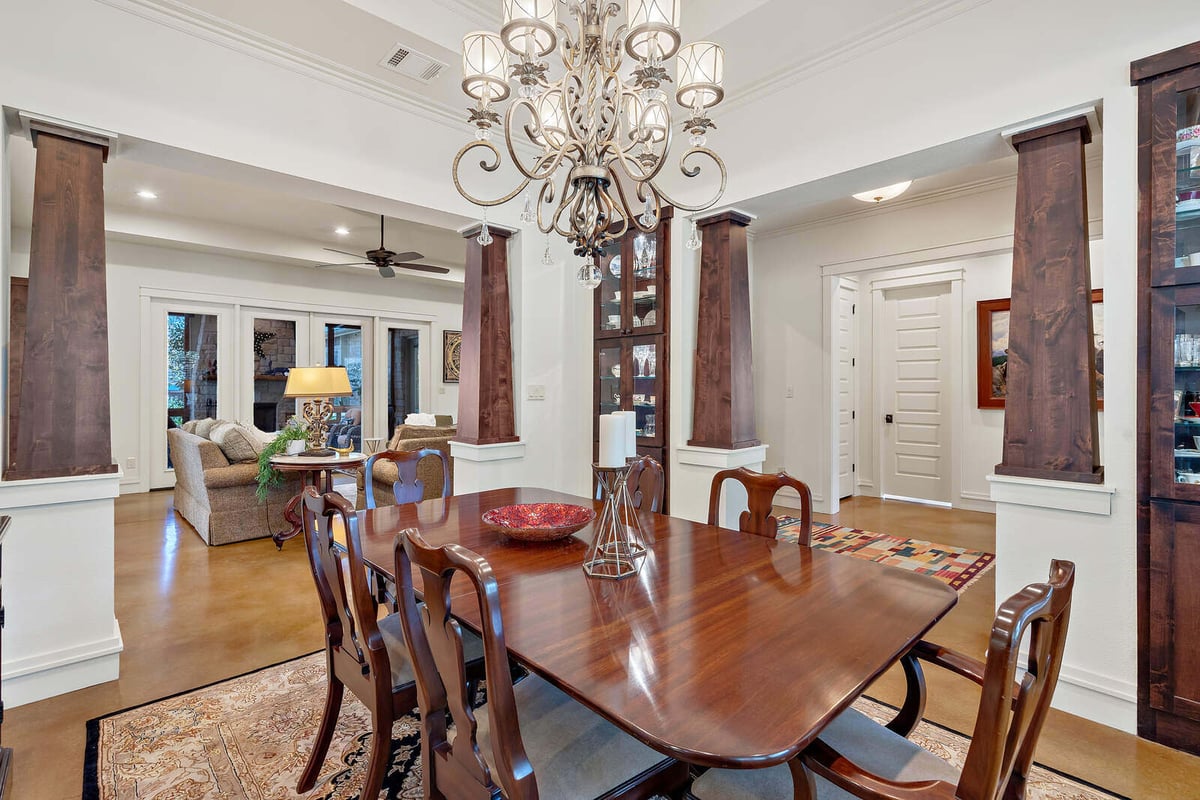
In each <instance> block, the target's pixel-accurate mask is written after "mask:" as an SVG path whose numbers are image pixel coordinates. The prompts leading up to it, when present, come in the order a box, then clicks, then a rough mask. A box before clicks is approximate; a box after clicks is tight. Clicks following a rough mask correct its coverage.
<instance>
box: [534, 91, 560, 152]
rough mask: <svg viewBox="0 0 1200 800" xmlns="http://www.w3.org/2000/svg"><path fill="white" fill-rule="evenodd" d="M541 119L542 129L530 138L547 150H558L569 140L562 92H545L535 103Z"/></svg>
mask: <svg viewBox="0 0 1200 800" xmlns="http://www.w3.org/2000/svg"><path fill="white" fill-rule="evenodd" d="M533 104H534V106H535V107H536V108H537V112H538V117H539V118H540V119H541V123H542V126H541V129H540V130H533V127H532V125H531V126H530V130H531V131H532V133H531V135H530V138H531V139H532V140H533V143H534V144H539V145H541V146H542V147H544V148H546V149H547V150H557V149H558V148H560V147H562V146H563V144H564V143H565V142H566V139H567V116H566V112H565V111H563V99H562V92H561V91H558V90H555V91H549V92H543V93H542V94H541V95H539V96H538V98H537V99H536V100H534V101H533Z"/></svg>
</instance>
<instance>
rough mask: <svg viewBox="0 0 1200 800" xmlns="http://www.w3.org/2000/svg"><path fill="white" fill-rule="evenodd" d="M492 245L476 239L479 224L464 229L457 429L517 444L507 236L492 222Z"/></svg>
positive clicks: (470, 439)
mask: <svg viewBox="0 0 1200 800" xmlns="http://www.w3.org/2000/svg"><path fill="white" fill-rule="evenodd" d="M489 227H490V230H491V234H492V240H493V241H492V243H491V244H489V245H488V246H486V247H484V246H483V245H481V244H479V242H477V241H476V238H475V237H477V236H478V235H479V226H475V227H473V228H470V229H468V230H467V231H464V232H463V236H464V237H465V238H466V240H467V273H466V280H465V282H464V285H463V338H462V351H461V368H460V371H459V384H458V433H457V435H456V436H455V437H454V438H455V440H456V441H460V442H465V443H467V444H476V445H478V444H499V443H501V442H515V441H517V439H518V437H517V434H516V421H515V418H514V415H513V362H512V335H511V316H512V310H511V306H510V304H509V298H508V237H509V236H511V235H512V232H511V231H508V230H505V229H503V228H496V227H494V226H489Z"/></svg>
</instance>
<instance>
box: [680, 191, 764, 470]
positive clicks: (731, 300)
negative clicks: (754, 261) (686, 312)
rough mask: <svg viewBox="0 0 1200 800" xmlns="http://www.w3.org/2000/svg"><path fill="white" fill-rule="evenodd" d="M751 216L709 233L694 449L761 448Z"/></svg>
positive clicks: (732, 217)
mask: <svg viewBox="0 0 1200 800" xmlns="http://www.w3.org/2000/svg"><path fill="white" fill-rule="evenodd" d="M750 222H751V219H750V217H748V216H746V215H745V214H739V213H738V212H736V211H726V212H724V213H721V214H717V215H716V216H714V217H709V218H708V219H702V220H698V221H697V223H696V224H697V225H699V226H700V227H701V228H703V230H704V234H703V246H702V249H701V251H700V291H699V302H698V309H697V320H696V353H695V372H694V375H693V380H692V386H693V394H692V397H693V402H692V436H691V439H689V440H688V444H689V445H691V446H693V447H714V448H719V449H723V450H739V449H741V448H744V447H754V446H756V445H759V444H761V442H760V441H759V439H758V435H757V433H756V431H755V420H754V369H753V356H754V350H753V347H752V344H751V330H750V267H749V258H748V248H747V244H746V226H747V225H749V224H750Z"/></svg>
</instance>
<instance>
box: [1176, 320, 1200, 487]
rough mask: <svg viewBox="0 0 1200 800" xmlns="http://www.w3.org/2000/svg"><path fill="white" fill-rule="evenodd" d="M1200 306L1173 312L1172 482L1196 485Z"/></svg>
mask: <svg viewBox="0 0 1200 800" xmlns="http://www.w3.org/2000/svg"><path fill="white" fill-rule="evenodd" d="M1198 411H1200V306H1179V307H1177V308H1176V309H1175V482H1176V483H1200V413H1197V412H1198Z"/></svg>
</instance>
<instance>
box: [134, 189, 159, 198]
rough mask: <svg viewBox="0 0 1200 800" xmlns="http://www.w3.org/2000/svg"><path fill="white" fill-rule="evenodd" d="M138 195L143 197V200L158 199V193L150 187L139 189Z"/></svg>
mask: <svg viewBox="0 0 1200 800" xmlns="http://www.w3.org/2000/svg"><path fill="white" fill-rule="evenodd" d="M137 196H138V197H140V198H142V199H143V200H157V199H158V193H157V192H152V191H150V190H149V189H138V193H137Z"/></svg>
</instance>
